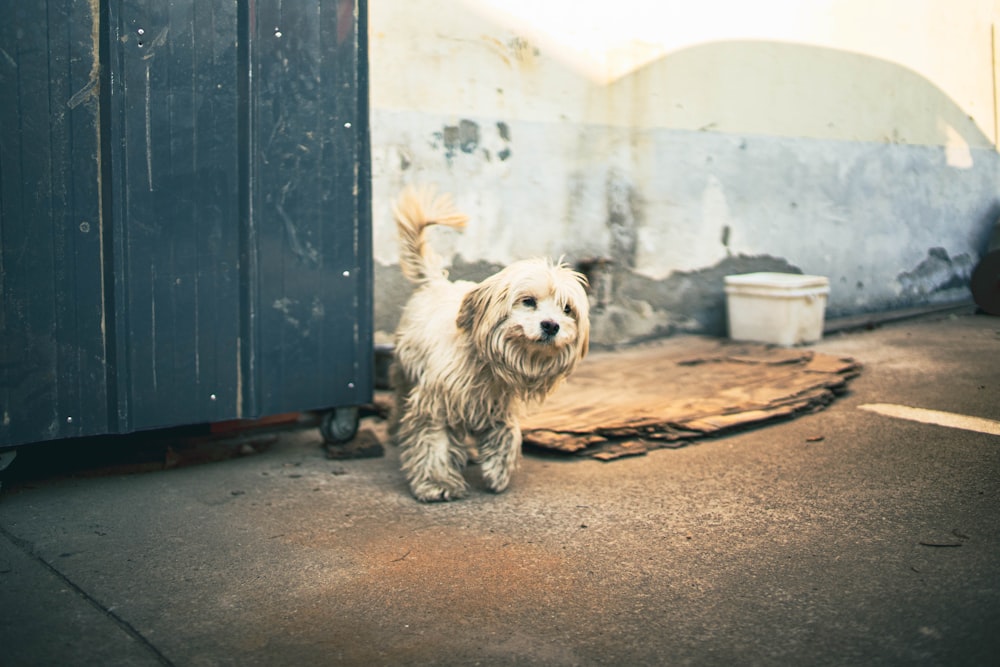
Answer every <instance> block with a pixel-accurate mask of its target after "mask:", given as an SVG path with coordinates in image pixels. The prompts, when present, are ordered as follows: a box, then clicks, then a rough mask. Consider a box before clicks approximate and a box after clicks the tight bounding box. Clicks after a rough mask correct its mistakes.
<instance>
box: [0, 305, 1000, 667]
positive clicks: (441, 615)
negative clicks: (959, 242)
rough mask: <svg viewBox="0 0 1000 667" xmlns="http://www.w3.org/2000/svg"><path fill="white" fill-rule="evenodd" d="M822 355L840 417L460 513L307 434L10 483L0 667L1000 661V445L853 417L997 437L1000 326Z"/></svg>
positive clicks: (891, 332) (895, 334)
mask: <svg viewBox="0 0 1000 667" xmlns="http://www.w3.org/2000/svg"><path fill="white" fill-rule="evenodd" d="M816 348H817V349H818V350H821V351H824V352H830V353H842V354H846V355H852V356H855V357H856V358H857V359H859V360H860V361H862V362H864V364H865V370H864V372H863V374H862V375H861V376H860V377H859V378H857V379H855V380H853V381H852V382H851V385H850V388H851V392H850V393H849V394H848V395H847V396H845V397H843V398H840V399H838V400H837V401H836V402H834V403H833V404H832V405H831V406H830V407H829V408H828V409H826V410H825V411H822V412H819V413H817V414H813V415H808V416H804V417H801V418H799V419H796V420H793V421H788V422H782V423H778V424H773V425H769V426H766V427H762V428H758V429H756V430H752V431H747V432H743V433H739V434H736V435H731V436H728V437H724V438H719V439H715V440H709V441H704V442H700V443H698V444H696V445H693V446H691V447H687V448H684V449H680V450H662V451H656V452H652V453H650V454H649V455H648V456H645V457H641V458H634V459H625V460H620V461H615V462H612V463H600V462H597V461H593V460H577V459H572V460H569V459H561V458H553V457H551V456H545V457H543V456H538V455H529V456H527V457H526V459H525V461H524V463H523V466H522V470H521V471H520V473H519V475H518V476H517V477H516V478H515V481H514V484H513V486H512V488H511V489H510V490H509V491H508V492H507V493H505V494H503V495H500V496H494V495H489V494H487V493H482V492H474V493H473V494H472V496H471V497H470V498H468V499H466V500H463V501H460V502H457V503H452V504H436V505H422V504H418V503H417V502H415V501H413V500H412V499H411V498H410V497H409V495H408V494H407V492H406V488H405V486H404V484H403V480H402V478H401V476H400V474H399V471H398V467H397V464H398V452H397V451H395V449H393V448H389V449H388V453H387V456H386V457H385V458H380V459H366V460H352V461H332V460H329V459H327V458H325V456H324V454H323V452H322V450H321V448H320V446H319V435H318V433H317V432H316V431H315V430H304V431H299V432H296V433H289V434H285V435H283V436H282V437H281V438H280V439H279V441H278V442H276V443H274V444H273V445H272V446H271V447H270V448H268V449H267V450H266V451H264V452H262V453H259V454H256V455H253V456H244V457H238V458H230V459H228V460H225V461H222V462H215V463H207V464H203V465H195V466H189V467H183V468H178V469H173V470H166V471H160V472H148V473H137V472H121V471H119V472H116V473H114V474H104V475H93V474H83V473H82V472H81V471H76V472H75V473H74V474H72V475H66V474H60V475H55V474H53V475H50V476H44V475H43V476H42V477H40V478H34V479H31V480H29V481H23V480H22V481H20V482H13V483H11V482H8V483H6V484H5V486H4V489H3V495H2V498H0V663H2V664H3V665H7V666H15V665H164V664H169V665H338V664H346V665H477V664H481V665H684V664H694V665H716V664H718V665H731V664H739V665H743V664H747V665H887V664H918V665H997V664H1000V436H998V435H992V434H988V433H984V432H978V431H971V430H963V429H958V428H950V427H944V426H938V425H933V424H929V423H922V422H917V421H911V420H909V419H900V418H894V417H889V416H884V415H882V414H878V413H875V412H871V411H869V410H866V409H861V406H862V405H866V404H872V403H886V404H897V405H903V406H911V407H918V408H927V409H933V410H942V411H947V412H952V413H958V414H961V415H968V416H973V417H979V418H985V419H991V420H1000V319H998V318H992V317H989V316H985V315H971V314H968V315H963V316H960V317H955V316H952V317H947V318H937V319H934V318H932V319H924V320H919V321H907V322H902V323H897V324H894V325H888V326H884V327H881V328H878V329H875V330H872V331H861V332H857V333H846V334H838V335H834V336H830V337H828V338H826V339H825V340H824V341H823V342H822V343H820V344H819V345H817V346H816ZM664 381H666V382H669V378H664ZM970 425H971V426H977V425H976V424H970ZM985 425H986V427H987V428H988V427H989V423H988V422H987V423H985ZM978 427H979V428H982V427H983V423H979V424H978ZM379 428H381V427H379ZM38 451H42V450H38ZM17 465H18V463H17V462H15V464H14V466H17ZM8 472H10V471H8Z"/></svg>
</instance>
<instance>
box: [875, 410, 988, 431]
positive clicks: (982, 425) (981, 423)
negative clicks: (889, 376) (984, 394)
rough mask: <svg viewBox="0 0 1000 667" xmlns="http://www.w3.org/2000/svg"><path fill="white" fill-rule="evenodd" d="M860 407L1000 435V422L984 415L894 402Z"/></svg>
mask: <svg viewBox="0 0 1000 667" xmlns="http://www.w3.org/2000/svg"><path fill="white" fill-rule="evenodd" d="M858 407H859V408H861V409H862V410H867V411H869V412H875V413H878V414H880V415H885V416H886V417H896V418H897V419H909V420H910V421H915V422H920V423H922V424H937V425H938V426H947V427H949V428H960V429H963V430H965V431H976V432H978V433H988V434H990V435H1000V422H998V421H994V420H992V419H983V418H982V417H969V416H968V415H960V414H957V413H955V412H942V411H941V410H927V409H925V408H911V407H910V406H908V405H896V404H894V403H866V404H865V405H859V406H858Z"/></svg>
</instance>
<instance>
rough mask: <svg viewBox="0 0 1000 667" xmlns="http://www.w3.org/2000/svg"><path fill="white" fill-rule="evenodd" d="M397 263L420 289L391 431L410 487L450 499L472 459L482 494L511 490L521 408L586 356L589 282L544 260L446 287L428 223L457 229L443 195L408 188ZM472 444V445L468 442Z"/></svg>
mask: <svg viewBox="0 0 1000 667" xmlns="http://www.w3.org/2000/svg"><path fill="white" fill-rule="evenodd" d="M393 210H394V213H395V216H396V224H397V227H398V229H399V237H400V266H401V267H402V270H403V273H404V274H405V275H406V277H407V278H409V279H410V280H412V281H413V282H415V283H417V284H418V285H419V287H418V289H417V290H416V291H415V292H414V294H413V296H412V297H411V298H410V301H409V302H408V303H407V305H406V308H405V309H404V311H403V315H402V319H401V320H400V324H399V329H398V331H397V332H396V349H395V361H394V363H393V367H392V371H391V377H392V383H393V387H394V388H395V391H396V404H395V409H394V411H393V415H392V419H391V422H390V432H391V433H393V434H394V435H395V437H396V440H397V442H398V443H399V445H400V446H401V448H402V451H401V453H400V457H401V460H402V467H403V472H404V474H405V475H406V479H407V481H408V482H409V484H410V490H411V491H412V493H413V495H414V496H415V497H416V498H417V499H418V500H422V501H426V502H430V501H438V500H454V499H456V498H461V497H462V496H464V495H465V493H466V491H467V489H468V485H467V484H466V481H465V478H464V477H463V475H462V471H463V469H464V468H465V465H466V463H467V461H468V459H469V456H470V455H472V456H473V458H474V460H476V461H477V462H478V463H480V464H481V469H482V476H483V480H484V482H485V484H486V486H487V487H489V488H490V489H491V490H493V491H495V492H497V493H499V492H501V491H503V490H504V489H506V488H507V485H508V484H509V483H510V476H511V473H512V472H513V471H514V468H515V467H516V466H517V461H518V457H519V455H520V452H521V429H520V427H519V426H518V420H519V417H520V414H521V412H522V409H523V408H524V407H525V406H526V404H528V403H530V402H532V401H538V402H540V401H541V400H543V399H544V398H545V397H546V396H547V395H548V394H549V393H550V392H551V391H552V389H553V388H554V387H555V386H556V385H557V384H558V383H559V382H560V381H561V380H563V379H564V378H566V376H567V375H569V373H570V372H571V371H572V370H573V367H574V366H575V365H576V363H577V361H579V360H580V359H582V358H583V357H584V355H585V354H586V353H587V346H588V343H589V339H590V320H589V318H588V313H589V304H588V300H587V293H586V292H585V290H584V285H585V284H586V279H585V278H584V277H583V276H582V275H581V274H579V273H577V272H575V271H572V270H571V269H569V268H568V267H566V266H565V265H563V264H561V263H560V264H555V263H552V262H550V261H548V260H543V259H530V260H524V261H520V262H516V263H514V264H512V265H510V266H508V267H507V268H505V269H503V270H502V271H500V272H498V273H495V274H494V275H492V276H490V277H489V278H487V279H486V280H484V281H483V282H481V283H478V284H476V283H472V282H467V281H455V282H451V281H449V280H448V275H447V272H446V271H444V270H442V268H441V263H440V260H439V259H438V258H437V257H436V256H435V254H434V252H433V251H432V250H431V249H430V248H429V247H428V246H427V245H426V242H425V239H424V232H425V230H426V228H427V227H429V226H431V225H435V224H437V225H446V226H449V227H457V228H461V227H464V226H465V223H466V220H467V218H466V216H465V215H463V214H461V213H459V212H457V211H456V210H455V208H454V206H453V204H452V201H451V198H450V197H449V196H447V195H441V196H438V197H435V196H434V192H433V190H430V189H424V190H415V189H413V188H407V189H406V190H405V191H404V192H403V194H402V196H401V198H400V200H399V202H398V203H397V204H396V206H395V207H394V209H393ZM470 441H471V442H470Z"/></svg>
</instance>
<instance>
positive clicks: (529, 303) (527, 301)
mask: <svg viewBox="0 0 1000 667" xmlns="http://www.w3.org/2000/svg"><path fill="white" fill-rule="evenodd" d="M521 305H522V306H524V307H525V308H535V307H537V306H538V301H536V300H535V297H533V296H526V297H524V298H523V299H521Z"/></svg>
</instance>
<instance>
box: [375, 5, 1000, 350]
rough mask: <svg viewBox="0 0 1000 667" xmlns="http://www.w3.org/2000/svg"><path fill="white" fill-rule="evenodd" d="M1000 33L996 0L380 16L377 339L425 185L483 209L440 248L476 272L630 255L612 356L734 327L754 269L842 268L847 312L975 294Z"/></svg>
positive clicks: (602, 324) (615, 315)
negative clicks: (728, 279) (732, 316)
mask: <svg viewBox="0 0 1000 667" xmlns="http://www.w3.org/2000/svg"><path fill="white" fill-rule="evenodd" d="M591 4H592V5H594V6H593V7H591V6H590V5H591ZM605 5H606V6H605ZM694 5H697V6H696V7H694ZM998 18H1000V3H998V2H995V1H993V0H989V1H987V0H923V1H921V2H916V1H915V2H908V3H899V2H895V1H892V0H881V1H880V0H816V1H813V2H808V3H803V2H799V1H792V0H760V1H758V2H755V3H743V2H737V1H736V0H705V1H703V2H700V3H672V2H666V3H649V2H646V1H645V0H619V1H618V2H616V3H601V4H600V5H598V4H597V3H579V2H571V1H570V0H546V1H544V2H539V1H538V0H532V1H531V2H528V1H526V0H466V1H454V0H452V1H444V0H381V1H380V2H378V3H372V4H371V7H370V29H371V40H370V44H371V102H372V153H373V179H374V203H373V210H374V220H375V222H374V224H375V227H374V239H375V260H376V265H377V271H376V285H375V294H376V313H375V314H376V329H377V330H379V331H380V332H383V333H388V332H391V331H392V329H393V328H394V327H395V324H396V321H397V318H398V313H399V307H400V305H401V303H402V302H403V301H404V300H405V298H406V296H407V294H408V291H409V288H408V285H407V284H406V283H405V282H404V281H403V279H402V278H401V277H400V275H399V270H398V267H397V245H396V240H395V231H394V228H393V223H392V218H391V213H390V209H389V205H390V201H391V200H392V198H393V197H394V196H396V194H397V193H398V192H399V190H400V189H401V188H402V186H403V185H404V184H407V183H424V182H433V183H437V184H438V185H439V187H440V188H442V189H446V190H449V191H451V192H452V193H453V194H454V196H455V199H456V201H457V202H458V204H459V206H460V207H461V208H463V209H464V210H465V211H466V212H468V213H469V214H470V215H471V216H472V221H471V222H470V225H469V227H468V229H467V230H466V231H465V233H464V234H456V233H450V232H449V231H447V230H437V231H436V233H435V237H434V243H435V246H436V248H437V249H438V251H439V252H440V253H441V254H442V255H444V256H445V257H450V258H451V262H452V264H453V266H452V275H453V276H456V277H470V278H474V279H475V278H479V277H481V276H483V275H485V274H487V273H489V272H491V271H492V270H495V268H497V267H499V266H501V265H503V264H505V263H507V262H510V261H512V260H515V259H518V258H522V257H527V256H534V255H552V256H560V255H565V257H566V259H567V260H568V261H570V262H576V261H579V260H582V259H586V258H593V257H601V258H608V259H610V260H612V261H613V263H614V264H613V266H614V267H615V270H614V279H613V282H612V290H613V293H612V295H611V298H610V299H608V303H607V305H606V307H605V308H603V309H599V311H598V313H597V314H596V315H595V321H594V340H595V341H596V342H598V343H617V342H623V341H629V340H636V339H639V338H642V337H645V336H651V335H662V334H666V333H669V332H671V331H674V330H693V331H705V332H710V333H722V332H723V331H724V295H723V290H722V277H723V276H724V275H726V274H729V273H740V272H746V271H754V270H786V271H796V270H798V271H802V272H804V273H811V274H820V275H825V276H828V277H829V278H830V281H831V295H830V301H829V308H828V313H829V314H830V315H840V314H853V313H860V312H866V311H874V310H881V309H887V308H893V307H900V306H912V305H921V304H926V303H929V302H934V301H940V300H948V299H953V298H956V297H959V298H960V297H963V296H966V295H967V294H968V290H967V287H966V283H967V278H968V276H969V274H970V272H971V270H972V267H973V266H974V264H975V262H976V260H977V259H978V256H979V253H981V252H983V251H984V250H985V243H986V238H987V236H988V234H989V231H990V229H991V227H992V224H993V222H994V220H995V219H996V217H997V215H998V214H1000V207H998V198H997V190H998V188H997V186H998V185H1000V158H998V154H997V151H996V141H997V129H996V128H997V118H996V107H995V90H996V82H995V68H994V61H995V57H994V56H995V52H994V49H995V44H994V39H993V25H994V23H995V22H997V21H998Z"/></svg>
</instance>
